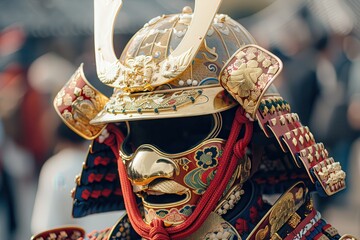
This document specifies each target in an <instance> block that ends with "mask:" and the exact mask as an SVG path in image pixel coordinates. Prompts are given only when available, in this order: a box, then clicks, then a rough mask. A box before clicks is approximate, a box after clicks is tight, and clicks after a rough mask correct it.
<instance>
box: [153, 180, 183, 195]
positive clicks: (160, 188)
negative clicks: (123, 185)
mask: <svg viewBox="0 0 360 240" xmlns="http://www.w3.org/2000/svg"><path fill="white" fill-rule="evenodd" d="M188 190H189V189H188V188H186V187H184V186H183V185H181V184H179V183H177V182H175V181H173V180H159V181H153V182H151V183H150V184H149V187H148V191H154V192H161V193H169V194H184V193H186V192H187V191H188Z"/></svg>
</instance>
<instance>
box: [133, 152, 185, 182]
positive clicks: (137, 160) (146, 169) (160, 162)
mask: <svg viewBox="0 0 360 240" xmlns="http://www.w3.org/2000/svg"><path fill="white" fill-rule="evenodd" d="M127 172H128V176H129V179H130V181H131V182H132V183H133V184H134V185H138V186H145V185H147V184H149V183H150V182H152V181H153V180H155V179H158V178H167V179H172V178H173V177H174V176H175V175H176V174H178V173H179V168H178V166H177V164H176V163H175V162H174V161H172V160H171V159H169V158H166V157H163V156H161V155H160V154H158V153H157V152H155V151H154V150H153V149H151V148H149V147H140V148H139V149H138V151H137V152H136V153H135V156H134V158H133V159H132V160H131V162H130V164H129V165H128V169H127Z"/></svg>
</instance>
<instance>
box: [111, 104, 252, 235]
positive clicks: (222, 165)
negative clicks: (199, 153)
mask: <svg viewBox="0 0 360 240" xmlns="http://www.w3.org/2000/svg"><path fill="white" fill-rule="evenodd" d="M244 124H245V133H244V136H243V138H242V139H240V140H239V141H237V139H238V137H239V134H240V130H241V128H242V126H243V125H244ZM252 130H253V123H252V122H251V121H250V120H248V119H247V118H246V117H245V114H244V110H243V109H242V108H240V107H239V109H237V111H236V114H235V118H234V121H233V124H232V128H231V132H230V135H229V138H228V140H227V142H226V145H225V149H224V152H223V154H222V156H221V159H220V160H219V165H218V167H217V171H216V174H215V177H214V179H213V180H212V181H211V183H210V185H209V186H208V188H207V190H206V191H205V193H204V194H203V196H202V197H201V199H200V201H199V203H198V205H197V207H196V208H195V210H194V212H193V213H192V214H191V215H190V217H189V218H188V219H187V220H186V221H185V222H183V223H182V224H179V225H177V226H174V227H168V228H165V227H164V223H163V221H162V220H160V219H156V218H155V219H154V220H153V221H152V222H151V224H150V226H149V225H147V224H146V223H145V222H144V221H143V218H142V216H141V213H140V211H139V209H138V207H137V203H136V199H135V195H134V194H133V191H132V186H131V183H130V181H129V179H128V178H127V171H126V167H125V165H124V164H123V162H122V160H121V159H120V156H119V147H120V144H121V141H122V140H123V139H124V138H123V137H124V136H123V135H122V134H119V133H118V132H120V130H119V129H117V128H116V127H111V125H109V126H108V131H109V132H110V133H113V134H115V136H116V137H115V136H112V134H110V136H109V137H108V138H107V139H106V141H105V143H106V144H108V145H109V146H110V147H111V148H112V150H113V151H114V154H115V155H116V156H117V157H118V159H119V160H118V168H119V175H120V182H121V189H122V192H123V197H124V202H125V207H126V210H127V213H128V216H129V220H130V222H131V225H132V227H133V228H134V229H135V231H136V232H137V233H138V234H139V235H140V236H142V237H144V238H146V239H152V240H155V239H156V240H167V239H183V238H185V237H187V236H189V235H190V234H192V233H194V232H195V231H196V230H197V229H199V227H200V226H201V225H202V224H203V223H204V221H205V220H206V219H207V218H208V216H209V214H210V213H211V211H213V210H214V208H215V207H216V205H217V203H218V201H219V199H220V198H221V196H222V194H223V192H224V191H225V188H226V186H227V184H228V182H229V180H230V178H231V176H232V175H233V173H234V171H235V169H236V166H237V165H238V159H240V158H242V157H243V156H244V154H245V151H246V147H247V145H248V144H249V142H250V140H251V137H252ZM115 138H117V139H115ZM116 140H117V141H116ZM115 141H116V142H115Z"/></svg>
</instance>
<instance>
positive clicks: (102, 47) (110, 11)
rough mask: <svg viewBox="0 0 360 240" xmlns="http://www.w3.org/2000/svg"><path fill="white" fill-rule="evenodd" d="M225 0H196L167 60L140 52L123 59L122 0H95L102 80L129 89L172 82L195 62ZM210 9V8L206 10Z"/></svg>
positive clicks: (95, 33) (96, 57)
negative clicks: (118, 44) (119, 41)
mask: <svg viewBox="0 0 360 240" xmlns="http://www.w3.org/2000/svg"><path fill="white" fill-rule="evenodd" d="M221 2H222V0H196V1H195V9H194V14H193V17H192V20H191V23H190V26H189V28H188V30H187V32H186V33H185V36H184V38H183V40H182V41H181V42H180V44H179V45H178V47H177V48H176V49H175V50H174V51H173V52H172V53H171V54H170V55H169V56H168V57H167V58H166V59H164V60H163V61H161V62H159V63H156V62H155V61H154V59H153V57H152V56H137V57H135V58H133V59H131V60H128V61H126V62H125V63H121V62H120V61H119V59H118V58H117V57H116V54H115V52H114V48H113V46H114V45H113V32H114V23H115V19H116V17H117V15H118V13H119V11H120V9H121V7H122V3H123V2H122V0H94V9H95V19H94V24H95V31H94V35H95V36H94V37H95V59H96V70H97V75H98V77H99V79H100V81H101V82H103V83H104V84H106V85H109V86H111V87H115V88H120V89H122V90H123V91H126V92H139V91H148V90H152V89H153V88H154V87H157V86H160V85H163V84H165V83H168V82H170V81H171V80H173V79H174V78H176V77H177V76H179V75H180V74H181V73H182V72H183V71H185V69H186V68H187V67H188V66H189V65H190V64H191V62H192V60H193V59H194V57H195V55H196V53H197V52H198V50H199V48H200V46H201V44H202V42H203V40H204V38H205V35H206V33H207V31H208V29H209V27H210V25H211V23H212V21H213V18H214V16H215V14H216V12H217V11H218V8H219V6H220V4H221ZM204 9H206V11H204Z"/></svg>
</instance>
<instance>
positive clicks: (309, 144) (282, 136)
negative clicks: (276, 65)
mask: <svg viewBox="0 0 360 240" xmlns="http://www.w3.org/2000/svg"><path fill="white" fill-rule="evenodd" d="M256 117H257V120H258V123H259V125H260V127H261V129H262V130H263V132H264V133H265V135H266V136H267V137H272V136H274V137H275V138H276V140H277V142H278V144H279V146H280V148H281V150H282V151H283V152H284V153H290V155H291V157H292V159H293V161H294V163H295V166H297V167H298V168H304V169H305V170H306V172H307V174H308V177H309V179H310V180H311V182H312V183H313V184H314V185H315V188H316V189H317V191H318V192H319V193H320V194H322V195H328V196H330V195H333V194H335V193H337V192H339V191H341V190H342V189H344V188H345V175H346V174H345V172H344V171H343V170H342V169H341V166H340V163H339V162H335V160H334V159H333V158H332V157H329V154H328V151H327V150H326V149H325V147H324V145H323V144H322V143H317V142H316V141H315V139H314V136H313V134H312V133H311V131H310V129H309V128H308V127H307V126H303V125H302V124H301V122H300V119H299V116H298V115H297V114H296V113H292V112H291V110H290V106H289V104H288V103H287V102H286V101H285V100H284V99H283V98H282V97H280V96H277V97H274V96H272V97H264V98H263V99H261V101H260V105H259V109H258V111H257V113H256Z"/></svg>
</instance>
